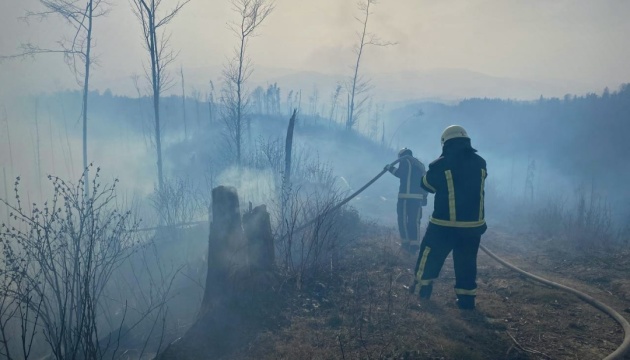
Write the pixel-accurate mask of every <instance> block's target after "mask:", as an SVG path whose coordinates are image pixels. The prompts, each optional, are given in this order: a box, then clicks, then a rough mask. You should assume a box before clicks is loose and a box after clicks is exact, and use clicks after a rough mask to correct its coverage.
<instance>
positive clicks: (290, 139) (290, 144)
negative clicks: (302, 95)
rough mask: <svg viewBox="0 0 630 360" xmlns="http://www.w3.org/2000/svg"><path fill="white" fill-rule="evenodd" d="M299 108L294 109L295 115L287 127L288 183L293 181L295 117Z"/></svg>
mask: <svg viewBox="0 0 630 360" xmlns="http://www.w3.org/2000/svg"><path fill="white" fill-rule="evenodd" d="M296 116H297V109H293V115H292V116H291V119H290V120H289V126H288V127H287V138H286V141H285V145H284V179H285V181H286V182H287V183H290V182H291V152H292V150H293V129H294V128H295V118H296Z"/></svg>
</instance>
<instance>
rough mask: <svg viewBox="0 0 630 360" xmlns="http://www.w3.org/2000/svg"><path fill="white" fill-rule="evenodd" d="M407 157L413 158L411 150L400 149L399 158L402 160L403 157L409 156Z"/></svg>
mask: <svg viewBox="0 0 630 360" xmlns="http://www.w3.org/2000/svg"><path fill="white" fill-rule="evenodd" d="M407 155H409V156H412V155H413V154H412V153H411V150H410V149H407V148H402V149H400V151H399V152H398V157H399V158H401V157H403V156H407Z"/></svg>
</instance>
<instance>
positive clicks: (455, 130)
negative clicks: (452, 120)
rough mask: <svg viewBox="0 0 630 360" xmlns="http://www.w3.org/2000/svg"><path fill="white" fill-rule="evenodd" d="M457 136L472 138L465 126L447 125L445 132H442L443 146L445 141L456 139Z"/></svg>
mask: <svg viewBox="0 0 630 360" xmlns="http://www.w3.org/2000/svg"><path fill="white" fill-rule="evenodd" d="M455 138H467V139H470V138H469V137H468V133H467V132H466V129H464V128H463V127H461V126H459V125H451V126H449V127H447V128H446V129H444V132H443V133H442V146H444V143H445V142H447V141H448V140H450V139H455Z"/></svg>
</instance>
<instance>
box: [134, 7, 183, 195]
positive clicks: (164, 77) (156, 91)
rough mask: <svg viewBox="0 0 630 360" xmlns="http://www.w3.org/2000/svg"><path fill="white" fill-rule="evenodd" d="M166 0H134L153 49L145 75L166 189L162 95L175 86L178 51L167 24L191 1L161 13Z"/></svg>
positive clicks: (160, 181)
mask: <svg viewBox="0 0 630 360" xmlns="http://www.w3.org/2000/svg"><path fill="white" fill-rule="evenodd" d="M162 1H163V0H131V4H132V10H133V12H134V14H135V15H136V17H137V18H138V21H139V22H140V25H141V26H142V36H143V39H144V46H145V48H146V49H147V51H148V52H149V59H150V60H149V69H148V70H147V69H146V67H145V75H146V77H147V80H148V81H149V83H150V84H151V92H152V94H153V118H154V130H155V147H156V152H157V170H158V189H160V190H161V189H162V186H163V185H164V176H163V169H162V134H161V130H162V129H161V125H160V96H161V94H162V92H163V91H165V90H167V89H168V88H169V87H170V86H171V85H172V82H171V79H170V78H169V76H168V73H167V72H166V68H167V67H168V65H170V64H171V63H172V62H173V61H174V60H175V58H176V57H177V54H176V53H174V52H173V51H172V50H170V49H169V40H170V36H169V35H167V34H165V32H164V31H163V30H162V28H163V27H165V26H166V25H168V24H169V23H170V22H171V20H173V18H175V16H177V14H178V13H179V11H180V10H181V9H182V8H183V7H184V6H185V5H186V4H188V3H189V2H190V0H182V1H180V2H178V3H177V4H176V5H175V7H174V8H173V9H172V10H170V11H168V12H166V13H165V14H164V15H163V16H159V15H158V12H160V10H161V9H162V7H161V6H162V4H163V3H162Z"/></svg>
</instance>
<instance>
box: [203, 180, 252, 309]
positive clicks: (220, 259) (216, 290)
mask: <svg viewBox="0 0 630 360" xmlns="http://www.w3.org/2000/svg"><path fill="white" fill-rule="evenodd" d="M248 272H249V269H248V256H247V242H246V240H245V235H244V233H243V226H242V223H241V213H240V206H239V200H238V194H237V193H236V189H235V188H233V187H229V186H218V187H216V188H214V189H212V220H211V222H210V236H209V239H208V273H207V276H206V288H205V292H204V296H203V301H202V304H201V312H200V315H203V314H204V313H205V312H207V311H208V310H209V309H210V308H212V305H213V304H214V303H216V301H217V300H218V299H221V298H225V297H230V296H232V295H234V294H235V293H236V292H237V291H238V289H239V287H240V286H239V285H241V284H243V280H244V279H245V278H246V276H247V274H248Z"/></svg>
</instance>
